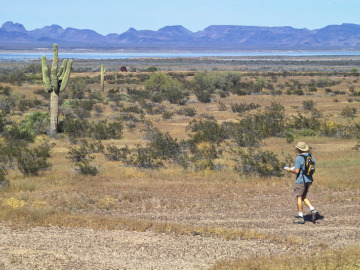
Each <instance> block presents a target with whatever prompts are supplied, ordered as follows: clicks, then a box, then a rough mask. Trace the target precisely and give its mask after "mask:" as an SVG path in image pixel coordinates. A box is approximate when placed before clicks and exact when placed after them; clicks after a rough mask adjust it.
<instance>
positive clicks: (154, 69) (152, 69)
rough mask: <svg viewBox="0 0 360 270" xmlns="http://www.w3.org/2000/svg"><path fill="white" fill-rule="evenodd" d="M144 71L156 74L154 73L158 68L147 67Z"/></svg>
mask: <svg viewBox="0 0 360 270" xmlns="http://www.w3.org/2000/svg"><path fill="white" fill-rule="evenodd" d="M146 71H147V72H156V71H158V68H157V67H154V66H151V67H148V68H147V69H146Z"/></svg>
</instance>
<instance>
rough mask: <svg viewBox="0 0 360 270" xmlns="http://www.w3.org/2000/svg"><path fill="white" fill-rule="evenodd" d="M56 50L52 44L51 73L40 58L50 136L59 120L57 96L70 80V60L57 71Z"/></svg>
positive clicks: (54, 132) (55, 46)
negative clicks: (47, 103)
mask: <svg viewBox="0 0 360 270" xmlns="http://www.w3.org/2000/svg"><path fill="white" fill-rule="evenodd" d="M58 62H59V58H58V48H57V44H54V58H53V62H52V66H51V71H50V72H49V68H48V66H47V64H46V57H45V55H43V56H42V57H41V64H42V75H43V82H44V85H45V88H46V90H47V91H48V92H49V93H51V95H50V135H51V136H54V135H55V134H56V133H57V127H58V120H59V94H60V93H61V92H63V91H64V90H65V88H66V85H67V83H68V81H69V78H70V72H71V66H72V60H69V61H67V60H66V59H65V60H64V61H63V63H62V66H61V67H60V69H59V70H58Z"/></svg>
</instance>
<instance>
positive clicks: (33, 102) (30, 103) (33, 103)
mask: <svg viewBox="0 0 360 270" xmlns="http://www.w3.org/2000/svg"><path fill="white" fill-rule="evenodd" d="M41 105H42V101H41V100H39V99H37V98H34V99H28V98H22V99H20V100H19V104H18V108H19V110H20V111H22V112H25V111H27V110H29V109H30V108H37V107H39V106H41Z"/></svg>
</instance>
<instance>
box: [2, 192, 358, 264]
mask: <svg viewBox="0 0 360 270" xmlns="http://www.w3.org/2000/svg"><path fill="white" fill-rule="evenodd" d="M329 192H330V191H329ZM280 194H281V192H279V194H273V195H272V196H268V195H266V194H264V195H260V197H257V198H255V197H254V198H251V199H249V201H248V202H247V203H248V207H249V209H247V211H243V212H241V211H238V210H239V209H237V208H234V209H231V208H229V209H224V210H221V209H220V208H221V204H220V203H219V202H212V203H213V205H218V206H219V209H215V208H214V209H212V210H213V211H209V209H208V208H206V209H207V210H204V211H202V212H201V211H198V210H199V209H197V211H189V210H186V211H183V210H176V211H175V210H171V211H170V210H169V211H162V212H161V213H160V212H159V213H155V212H153V213H152V212H151V211H150V212H147V213H143V214H141V215H140V214H139V213H138V214H137V217H141V218H147V219H152V220H163V221H170V220H171V221H172V222H174V221H176V222H177V223H184V224H185V223H186V224H193V225H199V226H202V225H206V226H211V227H226V228H247V229H253V230H257V231H260V232H266V233H271V234H275V235H277V236H279V237H282V238H283V239H287V238H293V239H296V237H297V238H299V237H300V238H301V239H303V240H306V245H293V244H290V245H289V243H286V241H284V242H271V241H269V240H263V239H254V240H242V239H238V240H230V241H227V240H224V239H221V238H218V237H203V236H199V235H197V236H195V235H189V236H183V235H167V234H154V233H152V232H128V231H121V230H114V231H108V230H92V229H88V228H57V227H37V228H30V229H26V230H21V229H11V228H9V227H7V226H5V225H4V224H2V225H0V234H1V238H0V269H6V270H8V269H10V270H11V269H21V270H26V269H64V270H65V269H66V270H68V269H77V270H82V269H84V270H85V269H86V270H92V269H94V270H95V269H96V270H102V269H104V270H105V269H108V270H110V269H207V268H209V267H210V266H211V265H213V264H214V263H215V262H216V261H218V260H223V259H231V258H236V257H242V256H250V255H270V254H282V253H292V252H294V251H296V252H299V251H309V250H313V249H316V248H319V247H330V248H339V247H344V246H349V245H357V246H359V245H360V244H359V243H360V210H359V205H360V192H350V191H343V192H337V193H331V194H330V193H326V192H323V193H320V192H319V193H318V194H317V202H318V205H319V206H320V207H319V210H321V213H322V214H323V215H324V218H323V219H321V220H319V221H318V222H317V223H316V224H314V223H312V222H310V221H309V222H306V224H305V225H294V224H292V219H293V215H294V211H293V210H294V209H293V207H289V205H290V204H291V203H294V202H293V200H292V199H293V198H291V199H290V198H289V199H288V201H287V200H285V201H282V200H281V199H282V198H283V195H280ZM330 195H331V199H329V198H330V197H329V196H330ZM256 202H259V203H256ZM274 202H281V203H278V204H274ZM237 203H238V202H237ZM307 212H308V211H307ZM307 218H309V216H308V217H307Z"/></svg>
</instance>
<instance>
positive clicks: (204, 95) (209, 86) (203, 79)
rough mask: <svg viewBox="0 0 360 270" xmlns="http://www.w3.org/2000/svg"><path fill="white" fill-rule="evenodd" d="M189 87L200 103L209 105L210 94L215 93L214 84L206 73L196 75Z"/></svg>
mask: <svg viewBox="0 0 360 270" xmlns="http://www.w3.org/2000/svg"><path fill="white" fill-rule="evenodd" d="M190 87H191V89H192V91H193V92H194V94H195V96H196V97H197V99H198V100H199V101H200V102H202V103H209V102H210V101H211V97H212V94H214V93H215V83H214V82H213V81H212V78H211V77H210V75H209V74H208V73H197V74H196V75H195V76H194V78H193V80H192V81H191V84H190Z"/></svg>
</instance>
